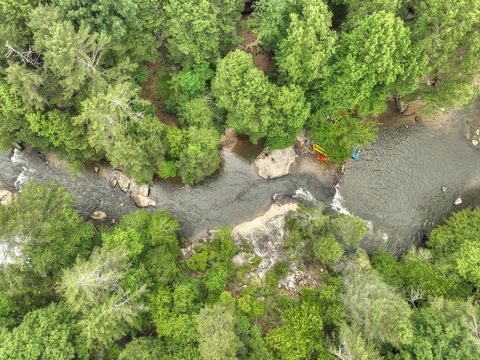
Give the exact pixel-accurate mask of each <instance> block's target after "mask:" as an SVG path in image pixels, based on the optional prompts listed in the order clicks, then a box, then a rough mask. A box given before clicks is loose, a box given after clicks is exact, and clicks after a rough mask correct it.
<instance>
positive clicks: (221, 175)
mask: <svg viewBox="0 0 480 360" xmlns="http://www.w3.org/2000/svg"><path fill="white" fill-rule="evenodd" d="M382 120H383V122H384V123H385V125H382V127H381V130H380V133H379V137H378V139H377V140H376V141H375V143H374V144H373V146H372V147H371V148H370V149H368V150H367V151H365V152H364V153H363V154H362V157H361V158H360V160H357V161H353V160H350V161H348V162H347V163H346V165H345V174H344V177H343V179H342V180H341V182H340V183H339V184H338V185H337V186H335V184H334V180H335V179H334V176H331V174H330V175H328V176H326V175H325V174H322V173H321V172H322V171H324V170H322V169H324V167H321V166H315V164H313V165H312V161H307V162H306V164H307V165H308V166H304V165H305V164H304V163H305V162H304V161H302V162H300V164H297V165H296V166H295V167H294V169H293V171H292V173H291V174H289V175H287V176H285V177H282V178H279V179H275V180H264V179H262V178H260V177H259V176H258V175H257V173H256V169H255V166H254V164H253V163H252V158H253V156H255V155H256V154H257V153H258V149H257V148H255V147H252V146H248V145H245V144H243V145H242V144H241V143H240V146H237V147H236V148H234V149H233V151H230V150H224V151H223V159H224V161H223V167H222V169H221V170H220V171H219V172H218V174H216V175H215V176H212V177H210V178H209V179H207V180H206V181H204V182H203V183H201V184H199V185H196V186H193V187H189V186H180V185H175V184H170V183H165V182H156V183H155V184H154V185H153V186H152V187H151V197H153V198H154V199H155V200H156V201H157V206H158V207H163V208H166V209H168V210H170V211H171V212H172V213H173V214H174V215H175V216H176V217H177V218H178V219H179V220H180V221H181V222H182V224H183V235H184V236H185V237H187V238H198V237H200V236H202V235H204V234H205V233H206V231H207V230H208V229H211V228H216V227H220V226H225V225H234V224H237V223H241V222H243V221H247V220H250V219H252V218H254V217H256V216H258V215H260V214H262V213H264V212H265V211H266V210H267V209H268V208H269V207H270V205H271V203H272V196H273V195H274V194H276V193H284V194H289V195H293V194H295V193H296V192H302V193H304V194H307V195H308V194H309V193H310V194H311V195H312V196H313V197H314V198H315V199H317V200H318V201H323V202H325V203H327V204H329V205H331V207H332V208H333V209H334V210H337V211H340V212H350V213H353V214H356V215H358V216H360V217H362V218H363V219H365V220H367V221H368V222H369V224H370V228H371V231H370V235H369V236H368V238H367V239H365V241H364V244H363V245H364V246H365V247H366V248H367V250H370V251H374V250H375V249H377V248H385V249H388V250H390V251H391V252H393V253H397V254H398V253H401V252H403V251H405V250H407V249H408V248H409V247H410V246H411V245H412V244H414V243H418V242H419V241H421V240H422V238H423V237H424V236H425V234H427V233H428V231H429V230H430V229H431V227H432V226H433V225H435V224H437V223H439V222H441V221H442V220H443V219H444V218H445V217H446V216H447V215H448V214H449V213H450V212H451V211H453V210H457V209H460V208H463V207H466V206H474V205H477V204H480V190H479V189H480V154H479V152H478V149H475V148H474V147H473V146H472V145H471V144H470V143H469V142H468V141H467V140H466V139H465V138H464V135H463V134H464V127H465V123H466V122H467V121H478V120H480V106H479V105H478V104H477V105H476V106H474V107H473V108H471V109H467V110H459V111H456V112H453V113H451V114H449V115H445V116H440V117H438V118H437V119H435V120H432V121H427V120H426V121H423V122H421V123H415V122H413V120H411V118H410V120H409V119H407V117H402V116H400V115H398V114H396V113H395V112H393V111H391V112H390V113H387V114H385V115H384V116H383V119H382ZM405 124H408V128H406V127H405ZM29 179H38V180H41V181H49V180H56V181H58V182H59V183H61V184H63V185H64V186H66V187H67V188H68V189H69V190H70V191H71V192H72V193H73V194H74V196H75V197H76V198H77V200H78V203H79V206H78V209H79V211H80V212H81V213H82V214H84V215H85V216H88V215H89V214H91V213H92V212H93V211H95V210H103V211H105V212H106V213H107V214H108V215H109V217H110V218H119V217H120V216H121V215H123V214H125V213H128V212H131V211H134V210H135V206H134V204H133V202H132V200H131V199H130V198H129V196H128V194H125V193H123V192H122V191H121V190H119V189H118V188H115V189H114V188H112V187H111V186H110V184H109V182H108V181H107V180H106V179H105V178H103V177H102V176H100V175H98V174H95V173H94V172H89V171H86V172H79V173H78V174H75V175H73V174H71V173H69V172H68V171H67V170H65V169H64V168H63V167H57V166H52V164H49V163H48V161H46V159H45V158H44V157H42V156H41V155H40V154H37V153H35V152H29V153H27V152H26V151H18V150H16V151H15V152H14V153H6V152H3V153H0V183H1V184H3V186H6V187H7V188H10V189H11V190H15V189H16V190H18V189H20V188H21V187H22V186H23V184H24V183H25V182H26V181H28V180H29ZM442 186H445V187H446V191H444V192H443V191H442V190H441V188H442ZM458 196H462V198H463V204H462V205H461V206H456V207H455V206H454V205H453V202H454V200H455V199H456V198H457V197H458Z"/></svg>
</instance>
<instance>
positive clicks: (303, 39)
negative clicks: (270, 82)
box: [275, 0, 336, 87]
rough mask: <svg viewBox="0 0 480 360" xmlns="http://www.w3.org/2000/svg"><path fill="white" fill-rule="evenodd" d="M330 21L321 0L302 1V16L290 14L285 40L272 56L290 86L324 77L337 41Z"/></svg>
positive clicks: (326, 8)
mask: <svg viewBox="0 0 480 360" xmlns="http://www.w3.org/2000/svg"><path fill="white" fill-rule="evenodd" d="M331 18H332V14H331V12H330V10H329V9H328V6H327V4H325V2H324V1H323V0H308V1H303V7H302V11H301V14H291V15H290V25H289V27H288V29H287V34H286V37H285V38H284V39H282V41H280V42H279V44H278V45H277V46H278V51H277V52H276V56H275V60H276V62H277V64H278V68H279V70H280V72H281V73H283V74H284V75H285V76H286V78H287V81H288V82H289V83H295V84H299V85H302V86H304V87H308V85H309V84H311V83H312V82H314V81H316V80H318V79H322V78H325V77H326V75H327V72H328V69H329V67H328V61H329V59H330V58H331V57H332V55H333V53H334V45H335V41H336V34H335V32H334V31H333V30H331V25H332V21H331Z"/></svg>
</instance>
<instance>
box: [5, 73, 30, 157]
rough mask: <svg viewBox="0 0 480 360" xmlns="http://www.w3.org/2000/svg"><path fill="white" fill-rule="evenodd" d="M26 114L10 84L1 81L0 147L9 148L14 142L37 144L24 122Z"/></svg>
mask: <svg viewBox="0 0 480 360" xmlns="http://www.w3.org/2000/svg"><path fill="white" fill-rule="evenodd" d="M26 113H27V110H26V109H25V107H24V106H23V104H22V101H21V100H20V98H19V97H18V96H16V95H15V94H14V93H12V91H11V90H10V86H9V85H8V83H6V82H4V81H0V147H5V148H9V147H11V143H12V142H13V141H29V142H30V143H32V142H35V141H34V140H33V139H32V137H33V134H31V131H30V129H29V127H28V124H27V123H26V122H25V120H24V117H25V114H26ZM32 140H33V141H32Z"/></svg>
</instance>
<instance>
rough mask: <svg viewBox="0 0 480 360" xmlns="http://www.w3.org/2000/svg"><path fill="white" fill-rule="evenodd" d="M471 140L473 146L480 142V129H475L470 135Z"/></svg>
mask: <svg viewBox="0 0 480 360" xmlns="http://www.w3.org/2000/svg"><path fill="white" fill-rule="evenodd" d="M467 139H469V140H470V142H471V143H472V145H473V146H478V145H479V144H480V129H475V131H473V133H472V134H471V136H470V137H467Z"/></svg>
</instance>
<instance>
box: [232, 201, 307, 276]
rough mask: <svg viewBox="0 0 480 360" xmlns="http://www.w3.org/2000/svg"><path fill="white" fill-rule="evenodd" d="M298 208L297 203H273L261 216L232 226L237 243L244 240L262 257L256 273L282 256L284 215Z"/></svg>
mask: <svg viewBox="0 0 480 360" xmlns="http://www.w3.org/2000/svg"><path fill="white" fill-rule="evenodd" d="M297 209H298V204H297V203H293V202H291V203H287V204H284V205H278V204H273V205H272V206H271V207H270V209H269V210H268V211H267V212H266V213H265V214H264V215H262V216H259V217H257V218H255V219H253V220H252V221H248V222H246V223H243V224H239V225H237V226H235V227H234V228H233V231H232V234H233V239H234V241H235V242H236V243H237V244H240V243H242V242H243V241H246V242H247V243H248V244H249V245H250V246H251V248H252V250H253V252H254V254H255V255H258V256H260V257H261V258H262V261H261V263H260V265H259V266H258V275H259V276H260V278H262V279H263V278H264V277H265V274H266V273H267V271H268V270H269V269H271V268H272V266H273V265H274V264H275V263H276V262H277V261H279V260H281V259H283V258H284V254H283V248H282V239H283V236H284V234H285V229H284V225H285V216H286V215H287V214H288V213H289V212H290V211H296V210H297Z"/></svg>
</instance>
